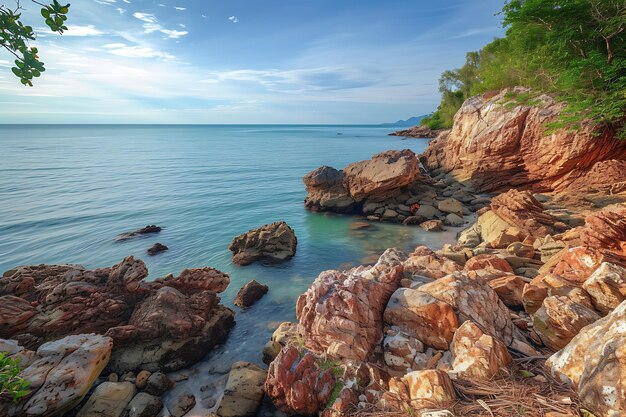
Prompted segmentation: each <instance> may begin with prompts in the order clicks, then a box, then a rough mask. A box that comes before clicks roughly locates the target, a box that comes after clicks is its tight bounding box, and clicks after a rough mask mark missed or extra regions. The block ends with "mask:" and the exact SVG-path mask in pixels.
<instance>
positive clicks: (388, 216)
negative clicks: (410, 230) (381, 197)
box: [383, 209, 398, 220]
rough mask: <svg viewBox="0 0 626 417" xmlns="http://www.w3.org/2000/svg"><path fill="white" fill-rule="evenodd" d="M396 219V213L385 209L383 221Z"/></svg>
mask: <svg viewBox="0 0 626 417" xmlns="http://www.w3.org/2000/svg"><path fill="white" fill-rule="evenodd" d="M396 217H398V212H397V211H395V210H392V209H386V210H385V211H384V213H383V219H386V220H390V219H395V218H396Z"/></svg>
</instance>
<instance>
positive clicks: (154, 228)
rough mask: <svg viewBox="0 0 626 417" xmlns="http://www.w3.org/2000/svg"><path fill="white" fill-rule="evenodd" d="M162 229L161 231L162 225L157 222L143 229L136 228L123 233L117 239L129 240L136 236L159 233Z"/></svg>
mask: <svg viewBox="0 0 626 417" xmlns="http://www.w3.org/2000/svg"><path fill="white" fill-rule="evenodd" d="M160 231H161V227H159V226H157V225H155V224H151V225H148V226H146V227H142V228H141V229H137V230H134V231H132V232H126V233H122V234H121V235H119V236H118V237H117V240H118V241H124V240H129V239H132V238H134V237H139V236H143V235H149V234H155V233H159V232H160Z"/></svg>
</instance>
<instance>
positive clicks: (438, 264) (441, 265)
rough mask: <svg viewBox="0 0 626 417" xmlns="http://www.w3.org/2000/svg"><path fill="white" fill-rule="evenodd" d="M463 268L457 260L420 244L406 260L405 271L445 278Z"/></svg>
mask: <svg viewBox="0 0 626 417" xmlns="http://www.w3.org/2000/svg"><path fill="white" fill-rule="evenodd" d="M460 270H461V266H460V265H458V264H457V263H456V262H454V261H452V260H450V259H448V258H446V257H445V256H440V255H437V254H436V253H435V252H433V251H432V250H431V249H430V248H428V247H427V246H418V247H416V248H415V250H414V251H413V253H412V254H411V255H409V258H408V259H407V260H406V261H405V262H404V272H405V273H408V274H412V275H417V276H420V277H426V278H433V279H437V278H443V277H444V276H446V275H448V274H451V273H453V272H457V271H460Z"/></svg>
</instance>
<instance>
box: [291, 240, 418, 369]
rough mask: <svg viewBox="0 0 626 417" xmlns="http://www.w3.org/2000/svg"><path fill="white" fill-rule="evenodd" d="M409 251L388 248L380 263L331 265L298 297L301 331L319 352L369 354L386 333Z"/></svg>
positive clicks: (343, 355) (344, 355) (359, 356)
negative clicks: (385, 315) (385, 316)
mask: <svg viewBox="0 0 626 417" xmlns="http://www.w3.org/2000/svg"><path fill="white" fill-rule="evenodd" d="M405 260H406V255H405V254H403V253H401V252H399V251H397V250H395V249H388V250H387V251H385V253H383V255H382V256H381V257H380V259H379V260H378V262H377V263H376V264H375V265H374V266H370V267H364V266H360V267H358V268H353V269H350V270H348V271H325V272H322V273H321V274H320V275H319V277H318V278H317V279H316V280H315V281H314V282H313V284H312V285H311V287H310V288H309V289H308V290H307V291H306V292H305V293H304V294H303V295H301V296H300V297H299V298H298V301H297V304H296V315H297V317H298V320H299V326H298V332H299V333H300V334H301V335H302V338H303V341H304V345H305V346H306V347H307V348H309V349H310V350H312V351H313V352H315V353H327V354H328V355H330V356H331V357H334V358H345V359H359V360H365V359H366V358H367V357H368V356H369V354H370V353H371V351H372V350H373V349H374V347H375V346H376V345H377V344H378V343H380V340H381V339H382V336H383V319H382V318H383V311H384V309H385V306H386V305H387V301H388V300H389V297H390V296H391V294H392V293H393V292H394V291H395V290H396V289H397V288H398V286H399V283H400V280H401V279H402V272H403V270H404V268H403V266H402V263H403V262H404V261H405Z"/></svg>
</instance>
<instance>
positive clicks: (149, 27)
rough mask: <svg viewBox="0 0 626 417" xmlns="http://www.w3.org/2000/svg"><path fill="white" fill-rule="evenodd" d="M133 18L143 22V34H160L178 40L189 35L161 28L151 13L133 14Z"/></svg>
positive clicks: (180, 31)
mask: <svg viewBox="0 0 626 417" xmlns="http://www.w3.org/2000/svg"><path fill="white" fill-rule="evenodd" d="M133 17H135V18H136V19H139V20H141V21H142V22H144V23H143V28H144V32H145V33H152V32H161V33H162V34H164V35H166V36H167V37H168V38H174V39H176V38H180V37H182V36H185V35H187V34H188V33H189V32H187V31H186V30H175V29H165V28H164V27H163V26H161V24H159V20H158V19H157V18H156V16H155V15H154V14H152V13H142V12H135V13H133Z"/></svg>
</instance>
